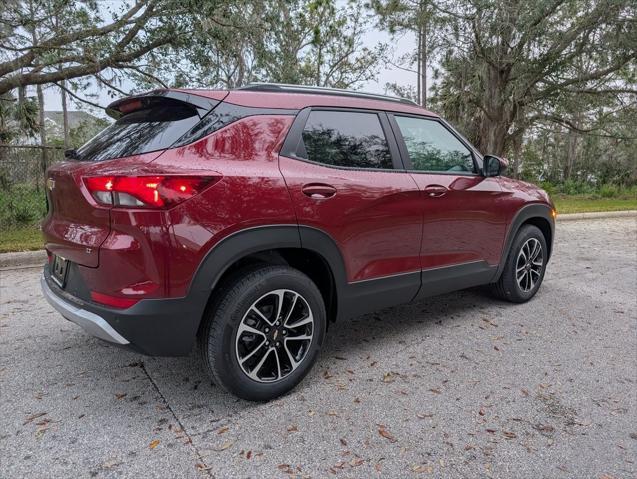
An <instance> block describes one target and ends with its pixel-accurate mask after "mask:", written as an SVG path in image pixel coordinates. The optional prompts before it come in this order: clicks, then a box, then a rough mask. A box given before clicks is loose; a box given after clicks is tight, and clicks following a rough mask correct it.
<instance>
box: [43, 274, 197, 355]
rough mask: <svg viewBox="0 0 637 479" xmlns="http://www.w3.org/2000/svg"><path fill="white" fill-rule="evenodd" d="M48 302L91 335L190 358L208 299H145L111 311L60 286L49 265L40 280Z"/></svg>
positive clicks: (128, 346)
mask: <svg viewBox="0 0 637 479" xmlns="http://www.w3.org/2000/svg"><path fill="white" fill-rule="evenodd" d="M40 285H41V288H42V293H43V294H44V297H45V298H46V300H47V301H48V302H49V303H50V304H51V306H53V308H55V309H56V310H57V311H58V312H59V313H60V314H61V315H62V316H63V317H64V318H66V319H68V320H69V321H71V322H73V323H75V324H77V325H79V326H81V327H82V328H83V329H84V330H85V331H86V332H87V333H89V334H90V335H91V336H95V337H97V338H100V339H103V340H105V341H108V342H110V343H112V344H115V345H117V346H121V347H124V348H126V349H130V350H133V351H135V352H139V353H142V354H146V355H149V356H186V355H188V354H189V353H190V351H191V349H192V347H193V345H194V343H195V338H196V335H197V329H198V327H199V322H200V320H201V318H202V315H203V312H204V309H205V305H206V302H207V298H206V297H205V295H204V294H191V295H189V296H188V297H185V298H178V299H143V300H141V301H139V302H138V303H137V304H135V305H134V306H132V307H131V308H128V309H114V308H107V307H104V306H101V305H98V304H96V303H92V302H90V301H85V300H83V299H81V298H78V297H77V296H73V295H71V294H69V293H68V292H67V291H64V290H62V289H60V288H59V287H58V285H57V284H55V283H54V282H53V280H52V279H51V275H50V272H49V267H48V265H47V266H45V268H44V273H43V275H42V278H41V279H40Z"/></svg>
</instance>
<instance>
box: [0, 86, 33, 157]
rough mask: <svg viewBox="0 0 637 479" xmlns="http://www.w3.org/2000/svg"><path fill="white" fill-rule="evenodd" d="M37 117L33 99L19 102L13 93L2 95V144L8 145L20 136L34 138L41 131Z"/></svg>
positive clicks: (0, 131) (0, 142) (0, 127)
mask: <svg viewBox="0 0 637 479" xmlns="http://www.w3.org/2000/svg"><path fill="white" fill-rule="evenodd" d="M37 116H38V106H37V103H36V102H35V101H34V100H33V99H31V98H25V99H23V100H22V101H18V100H17V99H16V98H15V97H14V95H13V93H11V92H7V93H4V94H2V95H0V144H4V145H8V144H9V143H11V141H13V140H14V139H15V138H17V137H18V136H20V135H26V136H34V135H35V134H36V133H37V132H38V130H39V128H38V123H37ZM1 154H2V152H0V155H1ZM0 158H1V156H0Z"/></svg>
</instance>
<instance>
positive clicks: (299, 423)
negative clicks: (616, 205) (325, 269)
mask: <svg viewBox="0 0 637 479" xmlns="http://www.w3.org/2000/svg"><path fill="white" fill-rule="evenodd" d="M39 276H40V270H39V269H38V268H30V269H14V270H4V271H0V477H1V478H3V479H4V478H21V477H29V478H58V477H59V478H69V477H98V478H102V477H104V478H106V477H109V478H123V477H134V478H145V477H187V478H190V477H287V476H292V477H314V478H323V477H360V478H368V477H401V478H403V477H467V478H475V477H498V478H541V477H551V478H553V477H564V478H575V477H577V478H596V479H602V478H603V479H611V478H612V479H620V478H634V477H636V476H637V465H636V464H635V461H637V293H636V292H637V220H636V219H635V218H614V219H597V220H587V221H572V222H565V223H559V224H558V230H557V239H556V245H555V252H554V256H553V259H552V261H551V263H550V264H549V267H548V272H547V275H546V278H545V280H544V285H543V286H542V288H541V289H540V291H539V293H538V295H537V296H536V297H535V298H534V299H533V300H532V301H531V302H529V303H527V304H523V305H512V304H507V303H503V302H499V301H496V300H493V299H491V298H489V297H488V296H486V295H484V294H483V293H482V292H481V291H479V290H468V291H461V292H458V293H453V294H448V295H444V296H440V297H437V298H431V299H429V300H427V301H424V302H420V303H416V304H410V305H405V306H401V307H397V308H392V309H386V310H383V311H380V312H378V313H375V314H369V315H366V316H362V317H359V318H356V319H354V320H352V321H348V322H342V323H337V324H335V325H332V326H331V327H330V330H329V331H328V337H327V341H326V344H325V345H324V350H323V352H322V355H321V357H320V360H319V362H318V364H317V365H316V366H315V368H314V370H313V371H312V373H310V375H309V376H308V377H307V378H306V379H305V381H304V382H303V383H302V384H301V385H300V386H299V387H298V388H297V389H296V390H295V391H293V392H292V393H290V394H288V395H287V396H285V397H282V398H280V399H277V400H275V401H272V402H270V403H265V404H258V403H249V402H245V401H241V400H238V399H236V398H234V397H232V396H230V395H229V394H227V393H225V392H223V391H222V390H221V389H220V388H218V387H215V386H214V385H213V384H211V382H210V380H209V379H208V377H207V376H206V374H205V372H204V369H203V367H202V365H201V364H200V363H199V359H198V356H197V355H196V354H192V355H191V356H190V357H187V358H148V357H144V356H141V355H138V354H134V353H130V352H127V351H124V350H121V349H118V348H115V347H111V346H109V345H107V344H106V343H103V342H100V341H99V340H96V339H93V338H90V337H89V336H87V335H86V334H85V333H84V332H83V331H82V330H81V329H80V328H79V327H77V326H75V325H74V324H72V323H70V322H67V321H66V320H64V319H63V318H62V317H61V316H60V315H59V314H57V313H56V312H55V311H54V310H53V309H52V308H51V307H50V306H49V305H48V304H47V303H46V301H45V300H44V299H43V298H42V297H41V294H40V291H39Z"/></svg>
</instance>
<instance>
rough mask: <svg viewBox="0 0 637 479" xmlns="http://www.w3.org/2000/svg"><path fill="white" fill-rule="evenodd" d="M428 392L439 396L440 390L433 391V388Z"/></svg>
mask: <svg viewBox="0 0 637 479" xmlns="http://www.w3.org/2000/svg"><path fill="white" fill-rule="evenodd" d="M430 391H431V392H432V393H434V394H441V391H440V389H434V388H431V389H430Z"/></svg>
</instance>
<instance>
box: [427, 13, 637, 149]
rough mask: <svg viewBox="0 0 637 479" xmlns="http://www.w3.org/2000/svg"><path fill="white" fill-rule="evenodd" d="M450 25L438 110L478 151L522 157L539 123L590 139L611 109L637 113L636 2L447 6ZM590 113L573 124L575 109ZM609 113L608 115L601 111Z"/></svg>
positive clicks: (437, 89) (437, 99) (439, 87)
mask: <svg viewBox="0 0 637 479" xmlns="http://www.w3.org/2000/svg"><path fill="white" fill-rule="evenodd" d="M436 6H437V8H438V10H439V11H440V12H441V14H444V15H446V16H447V17H448V18H449V19H450V21H451V25H452V27H451V29H450V30H449V32H450V34H451V36H450V42H449V44H448V45H447V48H446V52H445V55H444V58H443V61H442V70H443V73H442V77H441V82H440V84H439V85H437V87H436V89H435V93H436V96H437V98H436V103H437V106H438V107H439V108H440V109H441V110H442V111H443V112H444V113H445V114H446V115H447V116H448V117H449V118H450V119H452V120H454V121H455V122H456V123H459V124H460V125H461V127H462V129H463V130H464V131H465V132H466V133H467V134H468V135H469V136H470V137H471V139H472V140H473V141H474V142H475V143H476V145H477V146H478V148H479V149H480V150H481V151H483V152H487V153H493V154H499V155H501V154H503V153H505V152H507V151H510V150H511V149H512V148H513V149H515V148H517V149H518V150H519V148H520V146H521V144H522V136H523V135H524V133H525V132H526V131H527V130H528V129H529V128H530V127H532V126H533V125H537V124H538V123H540V122H545V123H546V122H550V123H554V124H559V125H563V126H567V127H568V128H570V129H573V130H575V131H581V132H591V131H593V130H592V128H593V127H592V126H586V125H585V123H588V124H590V125H592V124H594V123H596V122H597V120H596V119H599V117H600V115H601V116H606V117H607V116H608V114H609V111H608V110H609V108H608V107H609V106H610V107H611V109H612V106H613V105H615V106H618V108H620V109H624V108H626V107H627V106H628V107H629V108H634V107H635V100H634V98H635V97H634V93H636V92H637V91H636V89H635V83H636V82H635V67H634V64H633V66H632V67H631V62H634V59H635V51H637V24H636V23H635V21H634V19H635V13H636V10H637V8H636V7H635V4H634V3H633V2H630V1H629V0H597V1H595V0H538V1H536V2H526V1H522V0H472V1H471V2H469V3H468V4H467V3H463V4H461V5H459V4H457V3H456V2H452V1H444V0H440V2H439V3H437V5H436ZM601 97H604V101H603V102H602V103H601V104H602V105H604V104H605V105H607V106H606V107H602V109H601V110H600V109H599V108H593V109H592V110H589V109H588V108H589V107H588V106H586V107H584V108H582V110H584V111H587V112H588V115H587V118H584V115H581V116H580V117H579V119H577V120H575V119H574V118H573V117H572V116H569V115H568V114H566V113H567V111H568V112H570V111H573V109H572V107H569V106H568V104H569V103H570V104H571V105H573V104H576V103H577V104H579V105H583V103H584V102H590V103H589V105H592V104H594V103H598V104H599V99H600V98H601ZM604 109H605V110H607V111H602V110H604Z"/></svg>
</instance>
